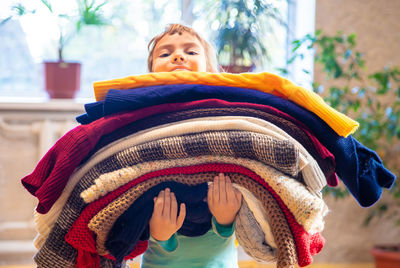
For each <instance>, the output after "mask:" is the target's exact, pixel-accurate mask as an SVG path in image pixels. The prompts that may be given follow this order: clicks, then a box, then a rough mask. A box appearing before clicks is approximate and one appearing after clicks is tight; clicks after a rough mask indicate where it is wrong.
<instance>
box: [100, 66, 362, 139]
mask: <svg viewBox="0 0 400 268" xmlns="http://www.w3.org/2000/svg"><path fill="white" fill-rule="evenodd" d="M171 84H202V85H211V86H231V87H243V88H252V89H256V90H259V91H262V92H266V93H270V94H273V95H275V96H279V97H282V98H285V99H288V100H291V101H293V102H294V103H296V104H298V105H300V106H302V107H303V108H305V109H307V110H309V111H311V112H313V113H315V114H316V115H318V116H319V117H320V118H321V119H322V120H324V121H325V122H326V123H327V124H328V125H329V126H330V127H331V128H332V129H333V130H334V131H335V132H336V133H337V134H339V135H341V136H344V137H347V136H348V135H349V134H352V133H354V132H355V131H356V130H357V128H358V126H359V124H358V123H357V122H356V121H354V120H353V119H351V118H349V117H347V116H346V115H344V114H342V113H340V112H338V111H337V110H335V109H334V108H332V107H330V106H329V105H328V104H326V103H325V102H324V100H323V99H322V98H321V97H320V96H319V95H317V94H316V93H314V92H313V91H311V90H307V89H305V88H303V87H300V86H297V85H295V84H293V83H292V82H290V81H289V80H288V79H285V78H283V77H280V76H278V75H274V74H271V73H266V72H263V73H242V74H231V73H207V72H186V71H182V72H160V73H148V74H143V75H135V76H128V77H125V78H120V79H113V80H108V81H100V82H95V83H94V84H93V87H94V94H95V97H96V100H97V101H100V100H104V98H105V96H106V94H107V92H108V90H109V89H121V90H122V89H131V88H138V87H145V86H155V85H171Z"/></svg>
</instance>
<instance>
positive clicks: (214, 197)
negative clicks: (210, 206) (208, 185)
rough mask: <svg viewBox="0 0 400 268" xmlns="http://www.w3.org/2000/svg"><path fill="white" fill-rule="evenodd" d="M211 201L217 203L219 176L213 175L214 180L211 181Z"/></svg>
mask: <svg viewBox="0 0 400 268" xmlns="http://www.w3.org/2000/svg"><path fill="white" fill-rule="evenodd" d="M212 189H213V193H212V194H213V201H214V203H219V200H220V199H219V177H218V176H217V177H215V178H214V182H213V187H212Z"/></svg>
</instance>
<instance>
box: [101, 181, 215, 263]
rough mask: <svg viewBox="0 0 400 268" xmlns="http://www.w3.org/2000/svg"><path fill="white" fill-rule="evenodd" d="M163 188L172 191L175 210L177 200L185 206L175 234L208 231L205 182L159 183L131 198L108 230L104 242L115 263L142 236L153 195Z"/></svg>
mask: <svg viewBox="0 0 400 268" xmlns="http://www.w3.org/2000/svg"><path fill="white" fill-rule="evenodd" d="M165 188H170V189H171V192H173V193H174V194H175V196H176V200H177V203H178V211H179V206H180V204H181V203H185V205H186V217H185V221H184V222H183V225H182V227H181V228H180V229H179V230H178V233H180V234H182V235H185V236H191V237H193V236H201V235H203V234H205V233H207V232H208V230H210V228H211V217H212V215H211V213H210V210H209V209H208V204H207V203H206V202H205V201H204V200H205V199H206V197H207V191H208V184H207V183H206V182H205V183H202V184H198V185H195V186H189V185H186V184H182V183H177V182H173V181H169V182H163V183H160V184H158V185H156V186H154V187H152V188H150V189H149V190H147V191H146V192H145V193H143V195H141V196H140V197H139V198H138V199H137V200H135V202H134V203H133V204H132V205H131V206H130V207H129V208H128V209H127V210H126V211H125V212H124V213H123V214H122V215H121V216H120V217H119V218H118V219H117V220H116V222H115V223H114V225H113V227H112V229H111V230H110V232H109V235H108V237H107V241H106V243H105V245H106V248H107V249H108V250H109V251H110V253H111V255H113V256H114V257H115V259H116V260H117V262H122V260H123V258H124V257H125V256H127V255H129V253H130V252H132V250H133V249H134V247H135V245H136V244H137V242H138V240H139V239H143V232H145V231H146V230H147V232H148V224H149V221H150V218H151V215H152V214H153V208H154V201H153V198H154V197H155V196H157V195H158V193H159V192H160V191H161V190H164V189H165ZM178 213H179V212H178Z"/></svg>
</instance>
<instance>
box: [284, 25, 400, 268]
mask: <svg viewBox="0 0 400 268" xmlns="http://www.w3.org/2000/svg"><path fill="white" fill-rule="evenodd" d="M293 45H294V46H293V50H292V52H293V55H292V57H291V58H290V60H289V62H288V63H289V64H290V63H291V62H293V61H294V60H295V59H296V58H298V57H302V55H301V54H300V53H298V51H301V49H299V48H300V47H307V48H308V49H314V50H315V63H316V64H317V65H320V67H322V69H323V71H324V72H325V73H326V77H327V80H326V81H325V82H324V83H321V84H320V83H317V82H314V83H313V90H314V91H315V92H317V93H319V94H321V95H322V96H324V99H325V101H326V102H327V103H329V104H330V105H331V106H332V107H334V108H335V109H337V110H339V111H341V112H343V113H345V114H349V115H351V116H352V117H353V118H355V119H356V120H357V121H358V122H359V123H360V127H359V129H358V131H357V132H356V133H355V134H354V136H355V138H357V139H358V140H359V141H360V142H361V143H363V144H364V145H366V146H367V147H369V148H371V149H373V150H375V151H376V152H377V153H378V154H379V156H380V157H381V159H382V160H383V162H384V163H385V165H386V166H387V168H388V169H389V170H391V171H392V172H394V173H395V174H396V176H397V177H399V175H400V168H399V167H400V159H399V157H398V156H399V151H400V69H399V68H398V67H396V66H388V67H385V68H383V70H380V71H376V72H374V73H371V74H367V73H366V71H365V68H364V66H365V60H364V57H363V54H362V53H360V52H358V51H357V50H356V35H355V34H350V35H344V34H343V33H341V32H338V33H337V34H336V35H334V36H327V35H324V34H323V33H322V31H317V32H316V35H315V36H311V35H307V36H305V37H304V38H302V39H300V40H296V41H294V42H293ZM282 71H283V72H286V71H285V70H282ZM324 84H325V85H324ZM326 84H328V86H326ZM325 191H326V192H327V193H331V194H333V195H334V196H335V197H338V198H343V197H346V196H347V195H348V192H347V191H346V190H344V189H343V188H336V189H335V188H326V189H325ZM384 195H385V197H386V198H381V200H380V201H379V202H378V203H376V204H375V205H374V206H372V207H371V208H369V215H368V216H367V218H366V219H365V222H364V224H365V225H368V224H370V223H371V222H372V221H375V220H376V219H377V218H386V219H387V218H389V219H390V220H392V221H393V225H394V226H395V227H396V228H398V226H400V184H399V183H398V182H396V183H395V184H394V185H393V187H392V188H391V189H390V190H389V191H387V192H385V193H384ZM371 253H372V254H373V256H374V257H375V262H376V267H377V268H389V267H400V244H399V245H376V246H375V247H374V248H373V249H371ZM386 265H389V266H386Z"/></svg>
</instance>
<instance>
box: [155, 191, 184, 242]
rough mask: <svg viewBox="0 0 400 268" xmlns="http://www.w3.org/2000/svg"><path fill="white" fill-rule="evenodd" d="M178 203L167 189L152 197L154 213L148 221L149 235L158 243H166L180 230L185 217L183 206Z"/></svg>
mask: <svg viewBox="0 0 400 268" xmlns="http://www.w3.org/2000/svg"><path fill="white" fill-rule="evenodd" d="M180 209H181V210H180V213H179V216H177V214H178V203H177V202H176V197H175V194H174V193H171V192H170V190H169V189H168V188H167V189H165V191H164V190H163V191H161V192H160V193H159V194H158V196H157V197H154V211H153V215H152V216H151V219H150V234H151V236H152V237H154V238H155V239H157V240H158V241H166V240H168V239H170V238H171V236H172V235H173V234H174V233H176V231H178V230H179V228H181V226H182V224H183V221H184V220H185V216H186V207H185V204H184V203H182V204H181V208H180Z"/></svg>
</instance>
